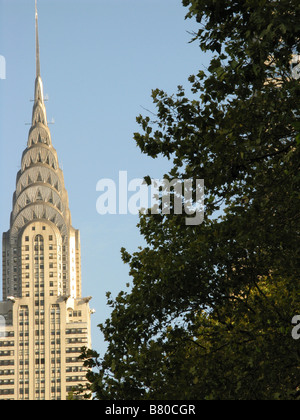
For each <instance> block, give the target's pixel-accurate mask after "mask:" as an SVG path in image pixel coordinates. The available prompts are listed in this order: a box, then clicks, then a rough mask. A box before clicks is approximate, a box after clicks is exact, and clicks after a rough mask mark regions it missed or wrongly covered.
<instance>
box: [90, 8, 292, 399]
mask: <svg viewBox="0 0 300 420" xmlns="http://www.w3.org/2000/svg"><path fill="white" fill-rule="evenodd" d="M183 5H184V6H185V7H188V14H187V17H188V18H196V19H197V21H198V23H199V27H200V29H199V31H198V33H195V34H193V41H194V42H199V43H200V47H201V49H202V50H204V51H212V52H213V53H214V54H215V55H214V57H213V59H212V60H211V63H210V67H209V68H208V72H207V74H206V73H204V72H203V71H199V73H198V74H197V75H193V76H191V77H190V78H189V81H190V83H191V93H190V94H186V92H185V90H184V89H183V88H182V87H181V86H179V88H178V92H177V93H176V94H175V95H171V96H170V95H168V94H167V93H165V92H163V91H161V90H154V91H153V94H152V96H153V102H154V104H155V106H156V109H157V117H156V120H155V121H152V120H151V119H150V117H149V116H146V117H143V116H139V117H138V118H137V121H138V122H139V124H140V126H141V130H142V133H135V135H134V138H135V141H136V142H137V144H138V146H139V147H140V149H141V151H142V152H143V153H145V154H147V155H148V156H150V157H152V158H156V157H157V156H159V155H162V156H165V157H166V158H167V159H172V161H173V168H172V170H171V171H170V173H169V174H168V175H166V176H167V177H168V178H169V179H173V178H177V179H186V178H189V179H204V180H205V193H206V200H205V220H204V223H203V224H201V225H200V226H185V222H184V220H185V218H184V216H183V215H164V214H156V215H141V216H140V223H139V228H140V231H141V234H142V235H143V236H144V237H145V239H146V241H147V246H146V247H145V248H144V249H140V250H139V251H137V252H135V253H134V254H133V255H130V254H129V253H127V251H126V250H125V249H123V250H122V258H123V260H124V262H125V263H127V264H129V266H130V274H131V276H132V278H133V286H132V289H131V290H129V291H127V292H120V294H119V295H118V296H117V298H116V299H114V300H113V299H111V298H110V296H108V304H109V305H110V306H111V307H112V314H111V317H110V318H109V319H108V320H107V321H106V323H105V324H104V325H101V326H100V328H101V331H102V332H103V334H104V336H105V339H106V341H107V342H108V349H107V352H106V354H105V355H104V357H103V358H102V359H100V357H99V355H98V354H97V353H96V352H90V351H85V352H84V354H83V356H82V358H83V359H84V360H85V363H86V365H87V366H89V367H90V368H93V367H95V366H96V367H97V368H98V371H97V372H95V371H90V372H89V374H88V378H89V381H90V390H91V391H92V392H94V393H95V395H96V397H97V398H99V399H153V398H157V399H164V398H166V399H299V398H300V380H299V373H298V372H299V357H300V348H299V343H298V342H297V341H295V340H293V339H292V336H291V331H292V325H291V320H292V318H293V317H294V316H295V315H296V314H297V313H299V311H300V283H299V267H300V258H299V257H300V255H299V254H300V246H299V198H300V195H299V191H300V185H299V184H300V175H299V147H300V137H299V101H298V98H299V93H300V92H299V90H300V89H299V80H297V79H296V78H293V77H292V76H291V74H292V73H291V61H292V57H293V55H295V54H296V55H297V54H299V53H300V52H299V38H300V31H299V22H300V19H299V17H300V13H299V12H300V5H299V2H297V1H296V0H277V1H276V0H247V1H242V2H236V1H233V2H228V1H225V0H214V1H207V0H183ZM146 179H148V178H146ZM171 194H172V193H171ZM217 211H221V213H217V214H216V212H217Z"/></svg>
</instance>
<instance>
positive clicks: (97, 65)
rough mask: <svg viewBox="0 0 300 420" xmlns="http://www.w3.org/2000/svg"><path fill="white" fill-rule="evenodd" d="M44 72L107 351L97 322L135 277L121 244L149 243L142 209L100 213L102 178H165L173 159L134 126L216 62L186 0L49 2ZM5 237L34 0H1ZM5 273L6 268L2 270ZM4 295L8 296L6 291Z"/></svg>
mask: <svg viewBox="0 0 300 420" xmlns="http://www.w3.org/2000/svg"><path fill="white" fill-rule="evenodd" d="M38 8H39V31H40V49H41V73H42V79H43V82H44V90H45V94H47V95H48V96H49V101H48V102H47V104H46V107H47V114H48V120H49V121H51V119H52V118H54V119H55V125H51V126H50V129H51V134H52V141H53V145H54V147H55V148H56V149H57V152H58V157H59V161H60V166H61V167H63V170H64V176H65V184H66V188H67V190H68V193H69V200H70V209H71V213H72V221H73V226H74V227H75V228H77V229H80V232H81V249H82V280H83V294H84V295H85V296H90V295H91V296H93V300H92V301H91V307H92V308H95V309H96V314H95V315H93V318H92V328H93V330H92V334H93V337H92V338H93V347H94V348H95V349H96V350H98V351H100V352H102V353H103V351H104V349H105V345H104V343H103V338H102V335H101V333H100V332H99V330H98V328H97V324H99V323H101V322H104V321H105V319H106V318H107V317H108V315H109V311H110V309H109V308H108V307H107V306H106V297H105V293H106V292H107V291H111V292H112V294H113V296H116V295H117V293H118V292H119V291H120V290H122V289H123V290H124V289H125V284H126V283H127V282H130V278H129V276H128V266H125V265H124V264H123V262H122V261H121V257H120V249H121V247H125V248H127V250H128V251H130V252H133V251H134V250H136V249H137V247H138V246H139V245H143V243H144V242H143V238H142V237H141V236H140V234H139V231H138V228H137V227H136V224H137V223H138V217H137V216H132V215H120V216H118V215H106V216H100V215H99V214H98V213H97V212H96V200H97V198H98V197H99V193H97V192H96V184H97V182H98V180H99V179H101V178H112V179H114V180H115V181H117V180H118V173H119V171H121V170H127V171H128V177H129V180H130V179H133V178H142V177H143V176H146V175H150V176H151V177H153V178H160V179H161V178H162V177H163V175H164V174H165V173H166V172H167V171H168V168H169V164H168V162H166V161H164V160H162V159H160V160H152V159H151V158H148V157H146V156H143V155H142V154H141V153H140V151H139V149H138V148H137V147H136V145H135V142H134V140H133V133H134V132H135V131H138V130H139V127H138V125H137V123H136V121H135V118H136V116H138V115H139V114H140V113H142V114H144V115H145V114H146V111H144V110H143V108H142V107H145V108H147V109H150V110H153V111H155V109H154V106H153V105H152V101H151V98H150V95H151V89H155V88H160V89H163V90H165V91H167V92H168V93H170V94H172V93H175V92H176V90H177V85H183V86H187V87H188V82H187V78H188V77H189V75H191V74H195V73H196V72H197V71H198V70H199V69H204V66H207V64H208V57H206V56H203V54H201V51H200V49H199V47H198V45H196V43H193V44H189V41H190V39H191V35H190V34H188V31H193V30H197V29H198V27H197V24H196V23H195V22H194V21H190V20H187V21H186V20H185V19H184V17H185V14H186V12H187V10H186V9H185V8H184V7H183V6H182V4H181V0H39V1H38ZM0 55H2V56H4V57H5V59H6V65H7V69H6V75H7V79H6V80H0V180H1V181H0V182H1V206H0V234H1V233H2V232H4V231H7V230H8V229H9V217H10V212H11V206H12V196H13V192H14V190H15V179H16V174H17V171H18V170H19V169H20V162H21V156H22V152H23V150H24V149H25V148H26V143H27V136H28V130H29V126H27V125H25V123H29V122H30V121H31V112H32V102H30V99H32V97H33V91H34V79H35V32H34V0H0ZM1 270H2V267H1ZM0 298H1V296H0Z"/></svg>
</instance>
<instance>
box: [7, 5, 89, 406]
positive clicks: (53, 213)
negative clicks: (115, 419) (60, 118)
mask: <svg viewBox="0 0 300 420" xmlns="http://www.w3.org/2000/svg"><path fill="white" fill-rule="evenodd" d="M35 21H36V80H35V90H34V104H33V112H32V123H31V128H30V130H29V135H28V142H27V148H26V149H25V150H24V152H23V155H22V161H21V170H20V171H19V172H18V174H17V179H16V191H15V193H14V195H13V209H12V213H11V217H10V229H9V231H8V232H6V233H4V234H3V248H2V261H3V288H2V294H3V301H2V302H0V400H4V399H14V400H44V399H45V400H51V399H52V400H60V399H66V398H67V397H68V394H69V393H70V392H71V391H72V390H73V388H74V387H76V386H77V385H79V384H84V382H85V380H86V379H85V369H84V367H83V363H82V362H81V361H79V360H78V356H79V355H80V353H81V348H82V347H88V348H90V347H91V330H90V314H91V311H90V308H89V301H90V299H91V298H90V297H88V298H84V297H82V295H81V256H80V234H79V231H78V230H76V229H74V228H73V226H72V222H71V213H70V209H69V202H68V194H67V191H66V189H65V185H64V176H63V172H62V170H61V169H60V167H59V164H58V158H57V153H56V150H55V149H54V147H53V145H52V141H51V134H50V130H49V127H48V123H47V115H46V108H45V102H44V94H43V83H42V79H41V72H40V58H39V36H38V16H37V9H36V18H35Z"/></svg>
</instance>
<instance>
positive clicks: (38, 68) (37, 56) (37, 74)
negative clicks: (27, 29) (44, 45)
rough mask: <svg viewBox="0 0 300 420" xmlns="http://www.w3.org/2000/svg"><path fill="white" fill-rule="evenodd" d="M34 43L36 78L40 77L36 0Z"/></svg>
mask: <svg viewBox="0 0 300 420" xmlns="http://www.w3.org/2000/svg"><path fill="white" fill-rule="evenodd" d="M35 43H36V46H35V48H36V77H37V78H38V77H40V76H41V66H40V45H39V26H38V10H37V0H35Z"/></svg>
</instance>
